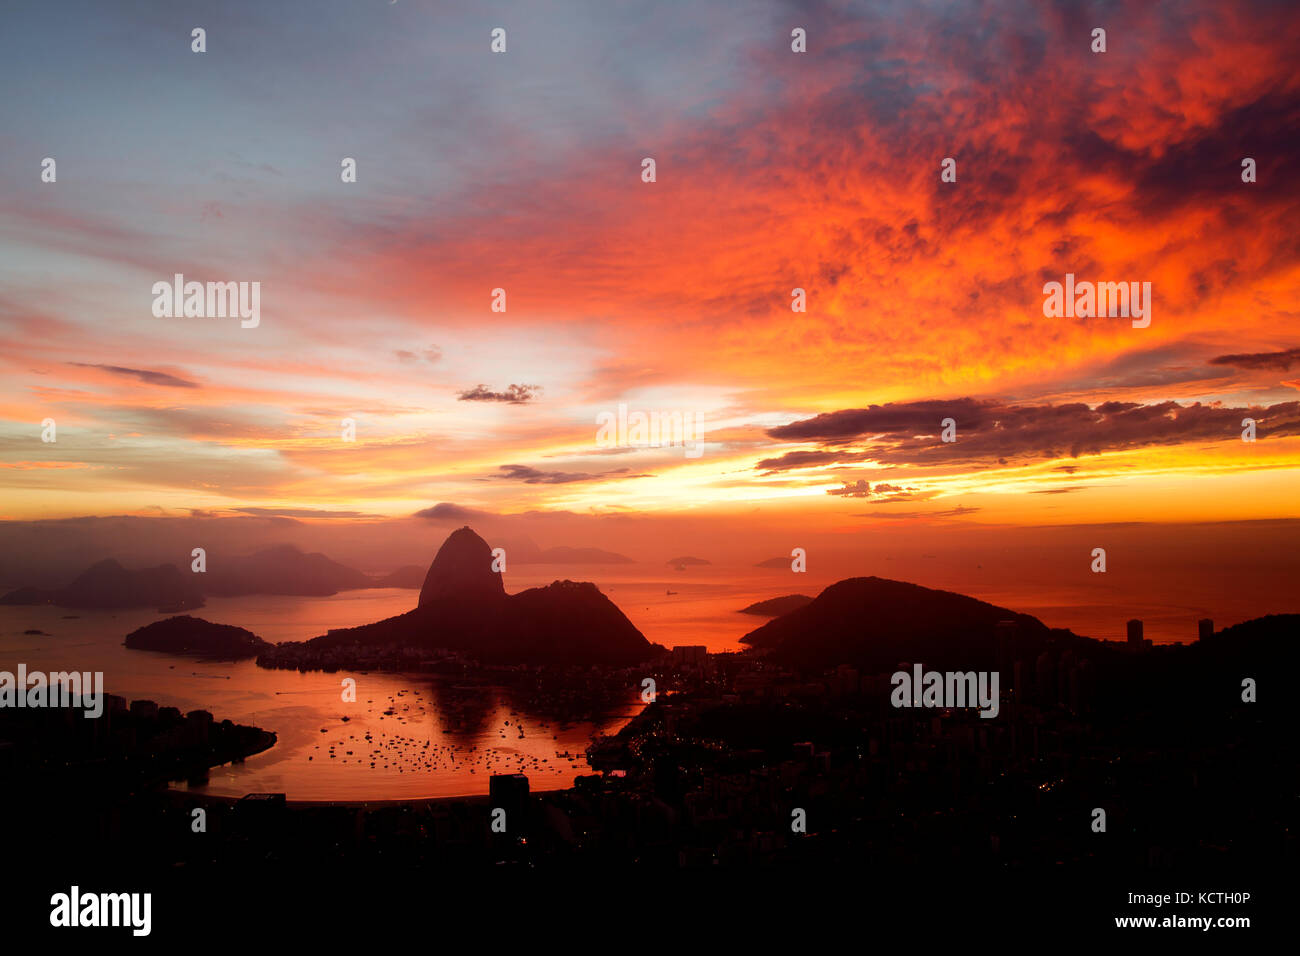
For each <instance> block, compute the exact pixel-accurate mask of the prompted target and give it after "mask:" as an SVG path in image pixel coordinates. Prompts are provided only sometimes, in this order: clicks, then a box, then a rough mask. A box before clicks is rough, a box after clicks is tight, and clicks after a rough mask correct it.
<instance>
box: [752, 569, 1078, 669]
mask: <svg viewBox="0 0 1300 956" xmlns="http://www.w3.org/2000/svg"><path fill="white" fill-rule="evenodd" d="M1001 621H1014V622H1015V623H1016V624H1017V628H1016V641H1017V643H1018V645H1019V646H1020V648H1021V650H1022V651H1023V650H1027V649H1029V648H1030V647H1033V646H1036V645H1045V644H1046V642H1047V639H1048V638H1049V636H1065V635H1068V636H1069V637H1072V638H1074V635H1069V632H1065V631H1053V630H1052V629H1050V628H1048V627H1047V625H1045V624H1044V623H1043V622H1042V621H1040V620H1038V619H1037V618H1035V617H1032V616H1030V615H1028V614H1019V613H1017V612H1015V611H1011V610H1008V609H1007V608H1003V607H998V606H996V605H993V604H988V603H986V602H984V601H980V600H977V599H975V598H972V597H967V596H966V595H964V594H956V593H954V592H952V591H938V590H935V589H933V588H927V587H922V586H921V585H919V584H908V583H906V582H904V581H891V580H889V579H887V578H877V577H867V578H848V579H846V580H844V581H839V582H837V583H835V584H832V585H831V586H830V587H828V588H826V589H825V590H824V591H822V593H821V594H819V595H817V597H816V598H815V599H814V600H813V601H812V603H810V604H806V605H805V606H803V607H801V608H798V609H796V610H793V611H790V612H789V613H787V614H783V615H782V616H780V617H778V618H776V619H775V620H772V621H768V622H767V623H766V624H764V625H763V626H761V627H759V628H756V629H755V630H753V631H750V632H749V633H748V634H746V635H745V636H744V637H743V638H741V643H744V644H748V645H750V646H751V647H755V648H769V649H771V656H772V658H773V659H774V660H776V661H779V662H785V663H790V664H794V665H799V666H807V667H830V666H833V665H836V664H857V665H859V666H863V667H868V668H876V669H888V668H892V667H894V666H895V665H896V664H897V663H898V662H899V661H902V660H907V661H911V662H913V663H916V662H921V663H925V664H927V665H931V666H934V667H942V668H943V669H953V668H959V669H967V668H972V667H974V668H990V667H992V666H994V664H995V662H996V657H997V640H996V635H997V626H998V623H999V622H1001ZM1074 639H1076V640H1080V641H1082V640H1085V639H1084V638H1074Z"/></svg>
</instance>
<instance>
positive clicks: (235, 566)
mask: <svg viewBox="0 0 1300 956" xmlns="http://www.w3.org/2000/svg"><path fill="white" fill-rule="evenodd" d="M521 552H522V553H521V554H519V555H515V554H511V555H510V558H511V560H513V561H514V562H515V563H518V564H631V563H634V562H633V561H632V559H631V558H628V557H625V556H624V555H621V554H616V553H614V552H613V551H603V550H601V549H600V548H569V547H555V548H547V549H545V550H539V549H536V548H535V547H533V548H532V549H521ZM426 575H427V569H425V568H421V567H419V566H417V565H406V566H405V567H401V568H398V569H397V570H396V571H393V572H391V573H389V574H385V575H378V576H371V575H367V574H364V573H362V572H361V571H357V570H356V569H354V568H350V567H348V566H346V565H343V564H340V563H339V562H337V561H334V560H333V559H331V558H328V557H326V556H325V555H323V554H320V553H311V554H306V553H304V552H303V551H302V550H300V549H299V548H297V547H295V546H294V545H291V544H281V545H276V546H274V547H270V548H264V549H263V550H261V551H257V552H255V553H253V554H249V555H239V556H230V557H227V556H225V555H219V554H209V555H208V556H207V570H206V571H204V572H203V573H195V572H191V571H189V570H188V569H187V570H185V571H182V570H180V569H178V568H177V567H176V566H175V565H172V564H164V565H161V566H159V567H156V568H138V569H127V568H124V567H122V565H121V564H119V563H118V562H117V561H115V560H113V559H112V558H109V559H106V560H104V561H100V562H99V563H97V564H95V565H92V566H91V567H90V568H87V569H86V570H85V571H84V572H82V573H81V574H80V575H78V576H77V578H76V579H75V580H74V581H73V582H72V583H71V584H69V585H68V586H67V587H63V588H35V587H22V588H18V589H17V590H14V591H10V592H9V593H8V594H5V595H4V596H3V597H0V604H54V605H57V606H59V607H75V608H128V607H157V608H160V609H162V610H164V611H171V612H175V611H187V610H193V609H195V608H200V607H202V606H203V604H204V600H203V599H204V597H241V596H244V595H249V594H293V595H305V596H314V597H326V596H329V595H331V594H337V593H338V592H340V591H351V590H358V589H361V588H411V589H415V588H420V587H422V586H423V585H424V583H425V579H426Z"/></svg>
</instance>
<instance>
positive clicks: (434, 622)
mask: <svg viewBox="0 0 1300 956" xmlns="http://www.w3.org/2000/svg"><path fill="white" fill-rule="evenodd" d="M501 578H502V575H501V574H498V573H497V572H494V571H493V570H492V549H491V548H490V547H489V546H488V543H487V542H486V541H484V540H483V539H482V538H480V537H479V536H478V535H477V534H475V533H474V531H473V530H471V529H470V528H469V527H464V528H460V529H458V530H457V531H454V532H452V534H451V535H450V536H449V537H448V538H447V540H446V541H444V542H443V544H442V547H440V548H439V549H438V553H437V555H436V556H435V557H434V559H433V563H432V564H431V565H430V567H429V572H428V574H427V575H426V576H425V581H424V587H423V588H422V589H421V591H420V599H419V604H418V606H417V607H416V608H415V609H414V610H412V611H408V612H406V613H405V614H399V615H397V616H396V617H391V618H387V619H386V620H383V621H376V622H375V623H373V624H363V625H361V626H360V627H352V628H339V629H336V630H332V631H330V632H329V633H328V634H325V635H323V636H321V637H317V638H313V639H312V640H310V641H306V642H303V643H302V644H289V643H286V644H280V645H278V647H279V648H280V649H281V650H282V653H283V652H287V653H297V652H299V651H302V652H305V653H307V654H308V655H310V654H312V653H313V652H315V651H322V652H326V651H330V650H332V649H337V648H346V647H349V646H352V647H379V646H385V645H396V646H404V647H417V648H428V649H430V650H432V649H434V648H447V649H449V650H457V651H461V652H464V653H466V654H469V655H472V656H474V657H477V658H479V659H480V660H483V661H486V662H493V663H517V664H544V663H549V664H611V665H626V664H634V663H638V662H640V661H643V660H646V659H648V658H650V657H653V656H655V655H656V654H657V653H660V652H662V650H663V648H661V647H659V646H658V645H656V644H651V643H650V642H649V641H647V640H646V639H645V636H644V635H643V634H642V633H641V632H640V631H639V630H637V629H636V627H635V626H634V625H633V624H632V622H631V621H629V620H628V619H627V617H626V616H625V615H624V614H623V612H622V611H621V610H619V608H618V606H617V605H615V604H614V602H613V601H611V600H610V599H609V598H607V597H606V596H605V595H604V594H602V593H601V592H600V589H599V588H597V587H596V585H594V584H591V583H589V582H574V581H556V582H554V583H552V584H549V585H547V586H546V587H539V588H530V589H529V590H527V591H521V592H520V593H518V594H513V595H508V594H506V592H505V585H504V583H503V582H502V580H501Z"/></svg>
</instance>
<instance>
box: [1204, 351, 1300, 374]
mask: <svg viewBox="0 0 1300 956" xmlns="http://www.w3.org/2000/svg"><path fill="white" fill-rule="evenodd" d="M1297 363H1300V348H1296V349H1287V350H1286V351H1284V352H1244V353H1241V354H1238V355H1219V356H1216V357H1215V358H1212V359H1210V364H1211V365H1232V366H1235V367H1236V368H1251V369H1269V370H1271V371H1275V372H1288V371H1290V370H1291V366H1293V365H1296V364H1297Z"/></svg>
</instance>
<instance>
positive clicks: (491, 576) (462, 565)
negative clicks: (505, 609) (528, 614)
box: [419, 525, 506, 607]
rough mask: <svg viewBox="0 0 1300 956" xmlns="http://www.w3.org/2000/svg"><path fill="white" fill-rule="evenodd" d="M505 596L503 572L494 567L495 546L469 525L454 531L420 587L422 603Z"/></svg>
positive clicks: (423, 604) (496, 599) (429, 603)
mask: <svg viewBox="0 0 1300 956" xmlns="http://www.w3.org/2000/svg"><path fill="white" fill-rule="evenodd" d="M505 595H506V587H505V584H504V583H502V581H501V575H500V574H499V573H497V572H496V571H493V570H492V549H491V548H490V547H488V543H487V542H486V541H484V540H483V539H482V538H480V537H479V536H478V535H477V534H475V533H474V532H473V531H472V530H471V529H470V527H469V525H466V526H465V527H463V528H457V529H456V530H455V531H453V532H452V533H451V534H450V535H449V536H448V537H447V540H446V541H444V542H443V543H442V547H441V548H439V549H438V553H437V554H436V555H435V556H434V558H433V564H431V565H429V573H428V574H427V575H425V578H424V587H422V588H421V589H420V602H419V606H420V607H427V606H429V605H431V604H434V603H435V602H438V601H441V600H442V599H443V598H456V599H464V600H466V601H475V600H478V601H489V602H490V601H498V600H501V599H503V598H504V597H505Z"/></svg>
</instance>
